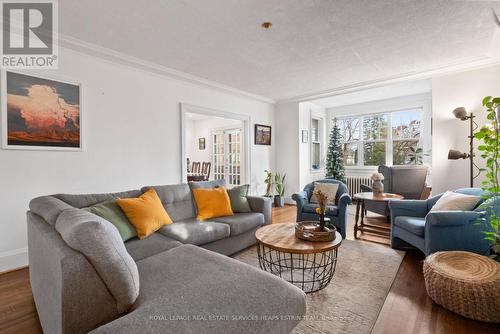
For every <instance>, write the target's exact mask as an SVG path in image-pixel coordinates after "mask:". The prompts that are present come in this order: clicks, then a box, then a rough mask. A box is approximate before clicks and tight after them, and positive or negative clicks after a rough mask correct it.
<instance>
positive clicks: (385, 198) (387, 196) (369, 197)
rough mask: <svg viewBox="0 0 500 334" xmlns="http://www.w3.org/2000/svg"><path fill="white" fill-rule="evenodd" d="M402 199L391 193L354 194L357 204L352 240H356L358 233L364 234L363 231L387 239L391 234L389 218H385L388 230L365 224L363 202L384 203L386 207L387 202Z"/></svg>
mask: <svg viewBox="0 0 500 334" xmlns="http://www.w3.org/2000/svg"><path fill="white" fill-rule="evenodd" d="M403 198H404V197H403V196H401V195H398V194H391V193H382V194H374V193H373V192H364V193H357V194H355V195H354V199H355V200H357V202H358V203H357V205H356V218H355V223H354V238H356V239H357V237H358V231H361V233H363V232H365V229H367V231H368V232H369V233H373V234H376V235H380V236H383V237H387V238H388V237H389V236H390V233H391V230H390V221H391V218H390V217H389V216H387V217H386V221H387V222H388V223H389V228H383V227H381V226H380V225H375V224H370V223H365V201H374V202H384V203H385V205H388V203H389V201H391V200H400V199H403ZM360 211H361V215H360ZM360 216H361V217H360ZM360 218H361V219H360Z"/></svg>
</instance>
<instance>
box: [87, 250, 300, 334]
mask: <svg viewBox="0 0 500 334" xmlns="http://www.w3.org/2000/svg"><path fill="white" fill-rule="evenodd" d="M137 266H138V268H139V272H140V275H141V291H140V294H139V298H138V299H137V302H136V303H135V305H134V309H133V310H132V312H130V313H129V314H127V315H125V316H123V317H121V318H118V319H116V320H115V321H112V322H110V323H108V324H105V325H103V326H101V327H99V328H97V329H96V330H94V331H93V332H92V333H108V334H113V333H120V334H129V333H144V332H148V333H277V334H284V333H290V332H291V331H292V329H293V328H294V327H295V326H296V325H297V324H298V323H299V322H300V320H301V319H302V316H303V315H304V314H305V311H306V302H305V294H304V292H302V291H301V290H300V289H298V288H296V287H295V286H293V285H292V284H289V283H288V282H286V281H285V280H283V279H280V278H279V277H277V276H274V275H271V274H269V273H267V272H264V271H262V270H259V269H257V268H255V267H252V266H249V265H247V264H244V263H241V262H239V261H237V260H234V259H232V258H229V257H227V256H223V255H220V254H217V253H214V252H211V251H207V250H205V249H202V248H199V247H195V246H191V245H183V246H179V247H176V248H174V249H172V250H170V251H168V252H164V253H161V254H158V255H155V256H152V257H149V258H147V259H144V260H142V261H139V262H138V263H137ZM158 282H166V283H167V284H158ZM194 316H196V317H207V319H208V317H210V316H218V317H219V318H212V320H213V321H197V319H193V317H194ZM264 316H267V317H278V319H262V318H263V317H264ZM239 317H243V318H245V317H246V319H248V320H242V319H240V318H239ZM183 319H184V320H183ZM200 319H202V318H200Z"/></svg>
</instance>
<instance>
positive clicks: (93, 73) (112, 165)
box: [0, 48, 276, 272]
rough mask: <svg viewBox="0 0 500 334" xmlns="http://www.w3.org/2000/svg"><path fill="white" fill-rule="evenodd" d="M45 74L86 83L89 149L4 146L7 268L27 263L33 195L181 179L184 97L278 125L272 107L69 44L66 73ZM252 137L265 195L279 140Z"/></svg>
mask: <svg viewBox="0 0 500 334" xmlns="http://www.w3.org/2000/svg"><path fill="white" fill-rule="evenodd" d="M31 73H35V72H31ZM39 73H40V74H42V73H46V74H47V75H51V76H53V77H56V78H60V79H64V80H67V81H76V82H80V83H81V84H82V86H83V101H82V107H83V110H82V112H83V117H84V124H83V131H84V141H85V151H83V152H56V151H21V150H3V149H2V150H0V203H1V204H0V229H1V230H2V231H3V233H2V234H0V272H1V271H4V270H8V269H11V268H14V267H18V266H21V265H25V264H27V257H26V247H27V240H26V239H27V238H26V217H25V212H26V210H27V208H28V203H29V201H30V199H32V198H34V197H36V196H41V195H47V194H53V193H95V192H110V191H120V190H127V189H134V188H139V187H141V186H144V185H148V184H171V183H178V182H180V179H181V161H180V155H181V145H180V137H181V135H180V132H181V127H180V103H181V102H183V103H189V104H193V105H198V106H203V107H207V108H212V109H217V110H222V111H227V112H231V113H240V114H245V115H250V117H251V122H252V125H253V123H261V124H268V125H271V126H274V105H272V104H268V103H265V102H260V101H257V100H253V99H251V98H246V97H242V96H238V95H233V94H231V93H226V92H223V91H220V90H215V89H211V88H207V87H203V86H198V85H196V84H193V83H188V82H185V81H180V80H175V79H171V78H167V77H165V76H160V75H155V74H152V73H149V72H145V71H142V70H139V69H137V68H132V67H126V66H124V65H120V64H115V63H112V62H110V61H107V60H103V59H100V58H96V57H93V56H88V55H85V54H82V53H79V52H75V51H71V50H67V49H63V48H61V49H60V54H59V70H55V71H47V72H39ZM252 128H253V126H252ZM273 130H274V128H273ZM252 132H253V131H252ZM273 135H274V133H273ZM250 140H251V143H252V145H251V158H252V159H251V170H252V175H251V184H252V189H253V192H254V193H263V192H264V184H263V181H264V170H265V169H269V168H271V169H274V167H275V165H274V147H275V146H276V144H273V146H255V145H253V133H252V134H251V139H250Z"/></svg>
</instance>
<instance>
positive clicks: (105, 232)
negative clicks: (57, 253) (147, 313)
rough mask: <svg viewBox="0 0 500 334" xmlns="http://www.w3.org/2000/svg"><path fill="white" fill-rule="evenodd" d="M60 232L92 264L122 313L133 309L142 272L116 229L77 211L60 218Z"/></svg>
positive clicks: (89, 214) (74, 210) (88, 214)
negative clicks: (131, 307)
mask: <svg viewBox="0 0 500 334" xmlns="http://www.w3.org/2000/svg"><path fill="white" fill-rule="evenodd" d="M56 230H57V231H58V232H59V233H60V234H61V237H62V238H63V240H64V241H65V242H66V243H67V244H68V245H69V246H70V247H71V248H73V249H76V250H77V251H79V252H81V253H82V254H83V255H84V256H85V257H86V258H87V259H88V260H89V261H90V263H92V265H93V266H94V268H95V270H96V271H97V273H98V274H99V276H100V277H101V278H102V280H103V281H104V283H105V284H106V286H107V288H108V290H109V292H110V293H111V294H112V295H113V297H114V298H115V300H116V304H117V310H118V312H123V311H126V310H127V309H129V308H130V306H132V304H133V303H134V302H135V300H136V298H137V296H138V295H139V272H138V271H137V266H136V264H135V261H134V260H133V259H132V257H131V256H130V255H129V253H128V252H127V250H126V249H125V245H124V244H123V241H122V239H121V237H120V233H118V230H117V229H116V227H115V226H114V225H113V224H111V223H110V222H108V221H107V220H105V219H103V218H101V217H99V216H96V215H94V214H92V213H90V212H87V211H84V210H80V209H76V208H73V209H68V210H65V211H63V212H62V213H61V214H60V215H59V218H57V221H56Z"/></svg>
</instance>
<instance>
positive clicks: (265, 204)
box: [247, 196, 273, 225]
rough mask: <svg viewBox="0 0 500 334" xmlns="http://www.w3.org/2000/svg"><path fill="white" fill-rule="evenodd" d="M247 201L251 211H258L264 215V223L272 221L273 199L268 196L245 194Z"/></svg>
mask: <svg viewBox="0 0 500 334" xmlns="http://www.w3.org/2000/svg"><path fill="white" fill-rule="evenodd" d="M247 200H248V203H249V204H250V208H251V209H252V211H253V212H260V213H262V214H263V215H264V224H265V225H268V224H271V223H272V216H273V215H272V210H273V201H272V200H271V198H269V197H263V196H247Z"/></svg>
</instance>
